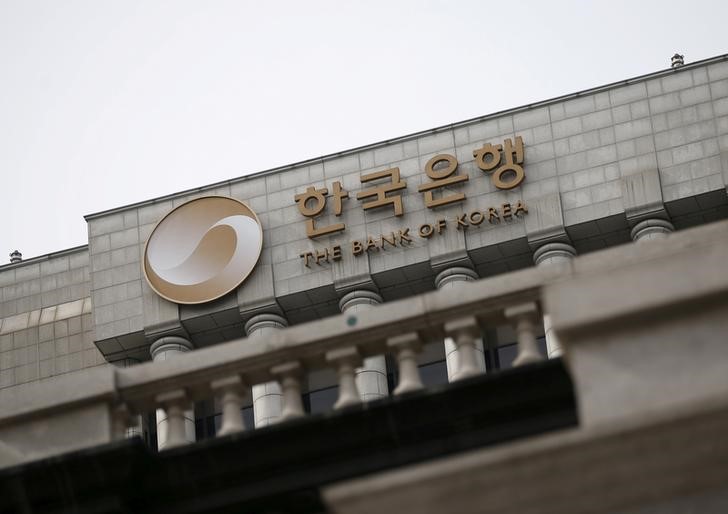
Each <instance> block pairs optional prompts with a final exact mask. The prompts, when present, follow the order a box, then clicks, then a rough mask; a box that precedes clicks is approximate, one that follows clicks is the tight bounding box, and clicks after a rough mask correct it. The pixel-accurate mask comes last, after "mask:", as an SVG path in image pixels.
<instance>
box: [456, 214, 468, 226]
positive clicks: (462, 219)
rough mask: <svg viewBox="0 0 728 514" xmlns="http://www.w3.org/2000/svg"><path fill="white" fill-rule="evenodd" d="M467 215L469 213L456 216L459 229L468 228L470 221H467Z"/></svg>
mask: <svg viewBox="0 0 728 514" xmlns="http://www.w3.org/2000/svg"><path fill="white" fill-rule="evenodd" d="M465 216H467V214H465V213H463V214H461V215H460V216H458V217H457V218H456V219H457V222H458V225H457V226H458V228H459V229H463V230H465V229H466V228H468V223H467V222H466V221H465Z"/></svg>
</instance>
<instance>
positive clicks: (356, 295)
mask: <svg viewBox="0 0 728 514" xmlns="http://www.w3.org/2000/svg"><path fill="white" fill-rule="evenodd" d="M383 301H384V300H383V299H382V297H381V296H379V295H378V294H377V293H375V292H373V291H369V290H366V289H357V290H355V291H351V292H349V293H346V294H345V295H344V296H343V297H342V298H341V300H340V301H339V309H340V310H341V312H343V313H345V314H356V313H360V312H364V311H367V310H369V309H371V308H373V307H376V306H377V305H379V304H381V303H382V302H383ZM356 387H357V389H358V390H359V396H360V397H361V399H362V401H365V402H369V401H372V400H378V399H379V398H385V397H387V396H389V386H388V384H387V363H386V360H385V358H384V355H376V356H374V357H367V358H366V359H364V362H363V363H362V367H361V368H357V369H356Z"/></svg>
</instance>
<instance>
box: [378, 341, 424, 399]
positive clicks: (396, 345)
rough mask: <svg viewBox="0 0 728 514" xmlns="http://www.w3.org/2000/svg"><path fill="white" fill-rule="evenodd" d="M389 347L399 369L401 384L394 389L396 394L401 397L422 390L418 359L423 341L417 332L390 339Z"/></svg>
mask: <svg viewBox="0 0 728 514" xmlns="http://www.w3.org/2000/svg"><path fill="white" fill-rule="evenodd" d="M387 347H389V348H391V349H392V350H393V351H394V353H395V357H396V359H397V366H398V368H399V384H398V385H397V387H396V388H395V389H394V394H395V395H399V394H404V393H409V392H411V391H419V390H420V389H422V388H423V385H422V380H421V379H420V370H419V368H418V367H417V358H416V357H417V353H419V351H420V348H421V347H422V341H420V336H419V335H418V334H417V332H410V333H408V334H402V335H399V336H395V337H390V338H389V339H387Z"/></svg>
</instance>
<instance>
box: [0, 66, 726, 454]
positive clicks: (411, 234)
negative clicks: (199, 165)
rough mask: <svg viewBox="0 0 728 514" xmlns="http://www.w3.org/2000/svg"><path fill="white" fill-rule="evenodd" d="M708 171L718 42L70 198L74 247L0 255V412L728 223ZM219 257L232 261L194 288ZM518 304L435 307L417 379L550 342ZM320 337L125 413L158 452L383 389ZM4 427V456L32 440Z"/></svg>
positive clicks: (721, 94)
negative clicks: (483, 317) (294, 356)
mask: <svg viewBox="0 0 728 514" xmlns="http://www.w3.org/2000/svg"><path fill="white" fill-rule="evenodd" d="M727 186H728V56H719V57H716V58H712V59H708V60H705V61H701V62H696V63H691V64H687V65H682V66H678V67H675V68H671V69H668V70H664V71H660V72H656V73H652V74H649V75H645V76H642V77H637V78H634V79H629V80H625V81H622V82H619V83H615V84H610V85H606V86H603V87H599V88H595V89H591V90H587V91H583V92H579V93H575V94H572V95H567V96H565V97H560V98H556V99H553V100H548V101H544V102H541V103H538V104H533V105H528V106H524V107H520V108H516V109H512V110H508V111H504V112H500V113H496V114H492V115H488V116H483V117H480V118H476V119H473V120H468V121H464V122H459V123H453V124H452V125H448V126H445V127H440V128H436V129H433V130H430V131H426V132H422V133H417V134H413V135H409V136H404V137H401V138H399V139H396V140H391V141H387V142H383V143H378V144H374V145H368V146H365V147H361V148H357V149H353V150H349V151H345V152H341V153H338V154H335V155H329V156H325V157H321V158H318V159H313V160H310V161H306V162H302V163H298V164H293V165H290V166H285V167H282V168H277V169H273V170H268V171H264V172H260V173H254V174H250V175H246V176H244V177H241V178H237V179H231V180H229V181H226V182H223V183H217V184H212V185H209V186H204V187H200V188H198V189H195V190H192V191H185V192H181V193H175V194H171V195H168V196H165V197H161V198H156V199H152V200H149V201H145V202H141V203H138V204H134V205H129V206H125V207H119V208H113V209H110V210H108V211H104V212H100V213H95V214H91V215H88V216H86V221H87V223H88V233H89V241H88V245H86V246H82V247H78V248H74V249H70V250H64V251H61V252H57V253H54V254H49V255H46V256H42V257H38V258H33V259H29V260H25V261H20V262H15V263H12V264H8V265H5V266H2V267H0V287H1V288H2V303H0V317H1V318H2V319H1V321H0V345H1V346H0V401H3V399H4V401H5V402H7V403H6V405H7V406H8V408H9V409H10V410H11V411H12V410H13V409H14V408H15V407H17V405H16V403H13V402H18V401H19V400H18V398H22V397H23V395H25V394H28V395H35V394H40V393H38V391H39V390H42V389H43V387H52V384H55V383H57V381H58V380H63V379H64V378H69V377H72V376H73V377H76V378H75V379H73V380H81V379H82V378H79V377H84V376H92V374H93V373H96V371H95V370H94V369H93V368H99V369H103V368H106V367H109V366H114V367H116V368H124V369H126V368H134V367H136V366H137V365H138V364H141V363H144V362H146V361H155V362H163V361H173V360H175V359H177V358H179V357H180V356H181V355H184V354H189V353H190V352H192V353H196V352H204V351H205V349H208V348H214V347H217V346H219V345H221V344H223V343H226V342H230V341H237V340H239V339H241V338H242V337H247V339H246V341H251V342H256V341H257V342H258V343H256V344H260V345H264V344H266V342H269V341H273V342H272V343H270V345H271V346H270V351H271V352H274V350H275V351H277V350H276V349H277V348H278V347H277V346H276V343H275V341H277V339H276V338H277V337H280V338H284V336H280V335H276V334H278V333H279V332H280V331H282V330H283V329H285V328H286V327H296V326H299V325H300V326H304V324H306V323H310V322H313V321H315V320H321V319H326V318H329V317H332V316H337V315H340V314H344V315H345V316H344V319H347V320H353V321H352V323H356V320H357V319H365V320H366V319H370V318H373V317H376V316H378V313H382V315H383V313H384V312H385V311H386V310H387V307H386V306H387V304H391V303H392V302H397V301H399V300H403V299H407V298H412V299H413V302H415V300H414V299H415V298H419V296H418V295H421V294H423V293H428V292H432V291H451V292H452V293H443V295H445V296H443V297H446V296H447V295H448V294H452V295H454V296H453V297H456V296H457V295H458V294H459V292H460V291H462V290H463V289H462V288H463V286H464V285H465V284H469V283H471V282H476V281H478V282H477V283H478V284H480V283H481V282H479V281H480V280H481V279H493V278H497V277H500V276H502V275H503V274H504V273H508V272H512V271H517V270H524V269H528V268H532V267H534V266H536V268H537V269H546V270H559V269H564V267H569V266H570V265H571V264H570V263H571V262H572V261H573V259H574V258H576V257H577V256H582V255H586V254H590V253H593V252H598V251H600V250H604V249H608V248H611V247H617V246H619V245H624V244H630V243H631V242H634V241H649V240H662V239H665V238H667V236H668V235H669V234H671V233H672V232H675V231H682V230H684V229H689V228H692V227H697V226H700V225H706V224H708V223H711V222H714V221H720V220H723V219H726V218H728V197H727V195H726V187H727ZM226 199H232V200H234V201H236V202H233V203H239V204H240V205H243V206H244V208H245V209H247V210H249V211H250V212H252V214H244V215H241V214H240V213H238V212H237V211H235V209H237V207H236V206H234V205H232V204H226V203H225V202H226V201H227V200H226ZM218 201H219V202H221V203H220V205H221V207H219V209H218V207H216V205H217V204H216V203H215V202H218ZM196 202H198V203H199V202H208V203H207V204H205V206H204V207H200V208H198V209H197V211H196V212H203V213H205V216H207V217H206V218H205V219H202V218H200V217H199V215H198V214H195V212H192V211H194V209H195V207H194V205H195V203H196ZM213 204H214V205H213ZM223 204H224V206H222V205H223ZM228 208H230V209H233V210H232V211H230V212H228V211H227V210H226V209H228ZM185 210H187V211H190V212H192V214H190V215H189V216H191V217H190V218H184V212H186V211H185ZM231 212H233V214H231ZM246 212H247V211H246ZM180 213H182V214H180ZM175 216H177V218H180V217H181V218H180V220H179V221H178V220H177V218H175ZM216 216H217V217H216ZM235 216H238V217H239V216H248V218H247V223H249V226H248V225H246V226H243V225H236V224H235V223H237V222H233V221H230V220H231V219H232V217H235ZM225 220H227V221H225ZM251 220H252V221H251ZM241 223H242V222H241ZM175 226H176V227H177V228H176V229H175V228H174V227H175ZM716 226H719V227H722V228H721V230H722V229H723V228H725V225H724V224H723V225H716ZM165 227H172V228H169V229H165ZM180 227H182V228H180ZM246 227H248V228H246ZM251 227H252V228H251ZM256 227H257V228H256ZM165 230H167V232H166V233H165ZM256 230H259V237H260V241H258V240H257V239H256V238H257V237H258V235H257V234H258V232H256ZM180 234H185V235H184V237H181V236H180ZM154 238H156V239H154ZM668 240H669V238H668ZM256 248H259V255H258V254H256V253H255V251H254V250H255V249H256ZM251 252H252V253H251ZM253 254H254V255H253ZM251 255H252V256H251ZM615 255H617V254H615ZM216 259H217V260H216ZM245 259H248V261H250V262H252V264H250V262H248V261H246V260H245ZM251 259H252V261H251ZM238 261H240V265H239V266H240V269H237V268H236V269H237V271H235V273H237V275H236V276H237V277H238V278H236V279H230V280H227V281H224V282H223V283H222V285H221V286H220V287H219V288H218V289H215V287H217V286H215V285H214V284H213V282H214V280H213V278H214V277H216V276H218V275H220V274H222V273H223V271H224V270H227V269H228V268H230V267H231V266H233V265H236V266H237V264H236V263H237V262H238ZM210 263H212V264H210ZM246 266H249V268H250V269H249V270H248V271H245V272H243V271H240V270H241V269H244V268H245V267H246ZM245 269H247V268H245ZM225 272H227V271H225ZM547 272H548V271H545V272H544V273H547ZM554 273H556V271H554ZM519 276H520V275H519ZM241 280H242V281H241ZM203 283H204V284H206V285H205V288H204V291H203V293H204V294H202V296H195V295H197V294H198V293H199V292H200V290H201V289H200V288H201V287H202V286H200V284H203ZM490 283H493V282H488V281H484V282H482V284H490ZM471 285H472V284H471ZM208 286H209V287H208ZM483 287H485V286H483ZM517 288H518V286H517V284H516V285H514V289H517ZM468 290H469V289H468ZM211 291H212V292H211ZM397 305H400V304H397ZM523 305H526V307H523V306H522V305H520V304H519V306H518V308H517V307H513V308H512V309H510V310H509V309H506V310H505V311H504V313H502V314H499V316H500V317H499V319H498V323H493V324H491V325H489V326H488V327H487V329H484V328H483V327H482V326H479V327H476V328H473V327H469V326H467V323H466V322H465V321H463V320H459V319H456V320H455V321H458V323H460V322H462V323H466V324H465V325H462V324H460V325H458V324H457V323H456V325H457V326H455V325H453V323H455V321H453V322H450V325H448V324H447V323H445V325H444V327H445V328H444V329H443V330H441V331H439V332H433V333H432V334H431V335H430V337H427V338H425V339H424V340H422V341H420V342H418V348H420V349H421V351H420V352H419V353H418V355H417V357H416V364H417V366H419V373H420V375H421V377H422V379H423V381H424V383H425V385H434V384H447V383H448V382H457V381H461V380H466V379H469V378H471V377H476V376H479V375H481V374H483V373H485V374H486V375H487V374H489V373H490V372H491V371H494V370H497V369H504V368H510V367H513V366H515V367H520V366H522V365H525V364H529V363H533V362H536V361H538V360H540V359H541V358H542V357H544V356H545V357H549V358H558V357H559V356H561V355H562V353H563V351H564V348H563V346H564V342H562V340H561V339H562V337H561V334H560V333H558V331H555V330H553V327H554V326H556V325H555V321H554V320H553V319H552V314H553V315H554V316H556V314H555V313H552V312H550V308H549V305H548V304H538V305H536V304H532V305H531V304H528V302H526V303H524V304H523ZM528 305H531V307H528ZM554 305H556V303H554ZM519 309H520V310H519ZM524 309H525V310H524ZM529 309H530V310H529ZM514 320H516V321H514ZM523 320H528V327H531V325H533V326H532V327H531V328H528V327H527V328H524V327H526V325H525V324H524V323H526V321H523ZM534 320H535V321H534ZM522 321H523V323H522ZM322 326H323V325H322ZM283 331H284V332H286V333H288V332H289V331H285V330H283ZM524 331H525V332H529V331H530V332H529V333H530V334H531V336H528V337H526V336H524V335H523V334H524V333H525V332H524ZM566 333H568V331H564V334H566ZM463 334H469V335H468V336H467V337H466V336H464V335H463ZM461 336H462V337H461ZM322 337H323V336H322ZM524 337H526V338H525V339H524ZM529 337H530V339H529ZM281 340H283V339H281ZM528 341H530V342H528ZM281 344H282V343H281ZM392 344H393V345H396V344H404V343H402V342H401V341H400V340H397V341H395V342H394V343H392ZM388 348H389V346H388ZM392 348H394V346H392ZM332 352H333V350H331V351H329V352H328V353H326V361H327V362H330V363H335V364H336V365H335V366H333V368H332V369H312V370H310V372H307V373H303V372H301V373H299V379H297V380H298V381H299V382H300V383H298V384H297V385H296V386H295V387H294V388H293V389H291V388H290V387H288V386H287V385H286V384H287V383H288V382H287V380H288V378H289V376H293V375H290V373H289V371H286V370H287V369H288V368H285V366H284V365H283V364H281V366H284V367H281V366H273V368H271V370H272V371H270V373H268V372H266V373H262V374H256V373H253V374H252V375H251V376H250V379H251V380H252V383H248V384H247V385H248V386H251V391H250V393H251V394H250V395H247V396H245V397H243V395H240V398H238V399H231V398H233V397H232V396H224V395H223V396H215V398H214V399H207V400H204V401H202V400H200V399H199V398H197V397H194V398H193V397H192V396H191V397H190V398H187V401H186V403H185V404H184V406H183V407H184V408H182V409H181V410H180V412H181V414H180V412H177V411H175V410H174V409H172V411H170V407H169V405H172V403H170V402H171V400H169V399H166V400H165V399H164V398H163V399H161V400H160V399H157V401H156V404H155V405H153V406H152V408H150V409H148V410H147V411H145V412H136V411H134V412H132V413H131V416H132V418H134V419H132V420H131V421H129V422H128V423H127V425H128V430H129V431H130V433H133V434H137V433H140V434H141V435H143V436H144V438H145V439H146V441H147V443H148V445H150V446H151V447H157V446H158V447H159V448H160V449H164V448H166V447H167V446H168V445H169V446H170V447H171V446H175V445H178V444H181V442H182V441H187V442H193V441H195V440H201V439H205V438H210V437H212V436H214V435H215V434H217V433H219V432H220V431H223V432H225V429H226V426H225V420H226V416H225V409H226V406H227V405H228V404H230V405H233V408H234V409H237V410H240V408H242V409H243V411H242V412H243V422H244V423H245V424H247V425H248V426H249V427H253V426H254V427H255V428H263V427H266V426H268V425H271V424H277V423H279V422H280V421H281V420H283V419H286V418H287V417H289V415H290V414H291V411H290V409H291V405H292V404H291V400H290V397H287V396H286V395H288V394H291V391H293V395H294V396H295V395H296V394H299V395H300V393H303V394H304V396H303V400H302V404H301V406H300V407H301V409H303V410H305V411H307V412H311V413H317V412H324V411H328V410H330V409H332V408H334V407H336V408H342V407H346V406H347V405H348V404H349V402H350V403H351V404H356V403H358V399H359V398H361V399H362V400H363V401H365V402H366V401H375V400H379V399H383V398H388V397H390V396H391V395H392V394H393V393H394V392H395V390H396V388H398V387H400V386H401V384H402V379H403V376H406V373H405V374H403V368H402V367H401V366H402V362H401V361H400V358H399V357H393V356H391V355H389V353H388V352H385V351H383V350H382V352H381V354H371V355H366V356H365V357H364V358H362V359H359V358H358V353H356V352H354V353H355V354H356V355H354V354H352V355H354V356H353V357H351V356H350V357H351V358H350V357H347V355H349V354H346V352H343V350H342V352H343V353H341V354H339V353H336V352H334V353H332ZM370 353H371V352H370ZM385 354H387V356H385ZM199 355H200V356H202V355H203V353H200V354H199ZM204 355H208V354H207V353H205V354H204ZM210 355H212V354H210ZM396 355H400V354H399V353H397V354H396ZM400 356H401V355H400ZM200 358H202V357H200ZM402 359H405V357H402ZM413 359H415V358H414V357H413ZM557 360H558V359H557ZM184 362H188V361H187V360H185V361H184ZM337 366H338V367H337ZM144 369H146V368H144ZM150 369H151V368H150ZM274 370H277V371H274ZM94 376H95V375H94ZM342 377H344V378H346V377H349V378H351V380H353V384H352V383H350V382H347V381H346V380H344V379H342ZM48 384H50V385H49V386H48ZM218 385H219V384H218ZM220 387H223V386H222V385H220ZM226 387H227V386H226ZM213 389H214V387H213ZM26 391H27V393H26ZM399 392H401V391H399ZM349 393H351V394H352V395H353V396H347V394H349ZM230 394H232V393H230ZM193 396H194V395H193ZM165 398H166V397H165ZM226 398H227V400H226ZM228 400H229V401H228ZM41 403H42V402H41ZM175 405H176V404H175ZM155 407H156V414H155ZM175 408H176V407H175ZM170 412H172V413H170ZM597 418H598V416H597ZM227 428H229V427H227ZM5 437H6V441H5V443H6V444H7V445H8V446H9V447H11V449H13V448H14V449H20V451H21V452H26V451H30V452H31V453H32V451H31V450H32V448H33V447H34V445H38V444H39V443H38V439H37V438H34V437H28V438H27V440H26V442H24V440H23V437H24V436H23V435H22V434H20V435H18V433H10V432H7V433H6V434H5ZM172 443H173V444H172ZM41 446H42V445H41ZM50 446H53V445H50ZM10 453H12V451H11V452H10ZM52 453H53V451H52V450H51V449H48V450H47V451H46V450H42V451H39V453H38V454H37V455H36V457H44V456H47V455H49V454H52ZM9 459H10V461H12V458H11V457H9ZM22 460H23V459H19V460H17V459H16V461H14V462H16V463H17V462H20V461H22Z"/></svg>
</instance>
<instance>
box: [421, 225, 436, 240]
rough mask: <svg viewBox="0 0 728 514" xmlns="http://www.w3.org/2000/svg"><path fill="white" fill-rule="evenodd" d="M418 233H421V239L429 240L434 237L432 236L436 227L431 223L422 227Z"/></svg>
mask: <svg viewBox="0 0 728 514" xmlns="http://www.w3.org/2000/svg"><path fill="white" fill-rule="evenodd" d="M418 232H419V233H420V237H424V238H425V239H429V238H430V237H432V234H433V233H434V232H435V227H433V226H432V225H430V224H429V223H425V224H424V225H420V228H419V229H418Z"/></svg>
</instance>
